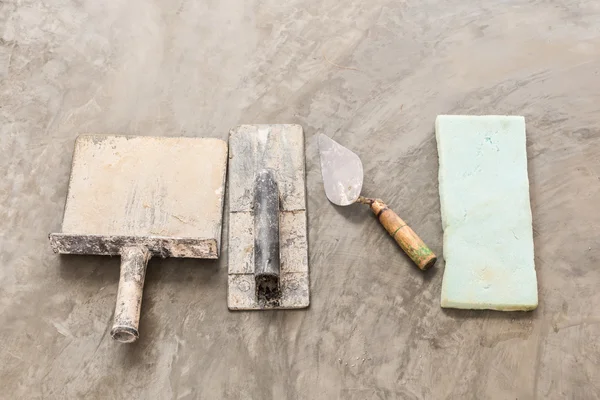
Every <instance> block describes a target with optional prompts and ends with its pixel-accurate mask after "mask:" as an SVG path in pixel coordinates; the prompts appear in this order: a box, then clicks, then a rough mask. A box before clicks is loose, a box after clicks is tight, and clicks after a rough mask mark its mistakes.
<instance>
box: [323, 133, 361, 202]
mask: <svg viewBox="0 0 600 400" xmlns="http://www.w3.org/2000/svg"><path fill="white" fill-rule="evenodd" d="M319 153H320V155H321V173H322V175H323V185H324V186H325V194H326V195H327V198H328V199H329V201H331V202H332V203H333V204H337V205H338V206H347V205H349V204H352V203H354V202H356V200H357V199H358V196H360V191H361V189H362V184H363V166H362V162H361V161H360V158H358V156H357V155H356V154H354V153H353V152H351V151H350V150H348V149H347V148H345V147H344V146H342V145H341V144H339V143H337V142H336V141H334V140H332V139H330V138H329V137H327V136H325V135H323V134H321V135H319Z"/></svg>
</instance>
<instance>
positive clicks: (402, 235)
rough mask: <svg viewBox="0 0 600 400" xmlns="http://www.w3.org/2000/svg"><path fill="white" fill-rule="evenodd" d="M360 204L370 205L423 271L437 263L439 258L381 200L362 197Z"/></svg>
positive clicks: (384, 225)
mask: <svg viewBox="0 0 600 400" xmlns="http://www.w3.org/2000/svg"><path fill="white" fill-rule="evenodd" d="M358 202H359V203H363V204H369V206H370V207H371V211H373V213H374V214H375V216H376V217H377V219H378V220H379V222H380V223H381V225H383V227H384V228H385V230H387V231H388V233H389V234H390V235H391V236H392V237H393V238H394V240H395V241H396V243H398V245H400V247H402V250H404V252H405V253H406V254H407V255H408V256H409V257H410V258H411V260H413V261H414V262H415V264H417V267H419V268H420V269H422V270H426V269H428V268H431V267H432V266H433V264H435V262H436V261H437V257H436V256H435V254H433V252H432V251H431V250H430V249H429V247H427V245H426V244H425V243H423V241H422V240H421V238H420V237H419V236H418V235H417V234H416V233H415V232H414V231H413V230H412V229H411V228H410V226H408V225H407V224H406V222H404V221H403V220H402V218H400V217H399V216H398V214H396V213H395V212H394V211H392V210H391V209H390V208H388V206H387V205H386V204H385V203H384V202H383V201H381V200H379V199H367V198H364V197H362V196H361V197H360V198H359V199H358Z"/></svg>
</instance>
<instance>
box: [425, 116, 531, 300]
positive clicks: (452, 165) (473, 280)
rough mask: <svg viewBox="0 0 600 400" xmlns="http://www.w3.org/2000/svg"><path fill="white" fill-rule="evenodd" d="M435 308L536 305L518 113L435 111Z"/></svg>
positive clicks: (523, 145)
mask: <svg viewBox="0 0 600 400" xmlns="http://www.w3.org/2000/svg"><path fill="white" fill-rule="evenodd" d="M435 131H436V140H437V146H438V154H439V164H440V169H439V188H440V203H441V211H442V226H443V229H444V259H445V264H446V267H445V270H444V278H443V283H442V296H441V305H442V307H450V308H467V309H494V310H504V311H511V310H532V309H534V308H536V307H537V304H538V296H537V277H536V272H535V265H534V253H533V232H532V222H531V206H530V202H529V180H528V178H527V153H526V143H525V140H526V139H525V119H524V118H523V117H519V116H494V115H490V116H462V115H440V116H438V117H437V119H436V124H435Z"/></svg>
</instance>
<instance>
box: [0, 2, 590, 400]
mask: <svg viewBox="0 0 600 400" xmlns="http://www.w3.org/2000/svg"><path fill="white" fill-rule="evenodd" d="M0 27H1V29H0V33H1V47H0V77H1V79H2V82H1V84H0V123H1V126H0V129H1V131H0V133H1V136H0V147H1V149H0V151H1V153H0V154H2V157H0V176H1V177H2V179H0V232H1V233H0V235H1V236H0V248H1V250H0V266H1V267H0V282H1V283H0V387H1V391H0V397H2V398H6V399H41V398H48V399H63V398H65V399H67V398H68V399H71V398H86V399H109V398H116V399H194V398H199V399H219V398H227V399H320V398H322V399H331V398H339V399H445V398H448V399H488V398H490V399H515V398H518V399H520V400H522V399H533V398H540V399H541V398H548V399H563V398H569V399H597V398H600V369H599V368H598V365H599V364H600V314H599V311H598V310H599V309H600V289H599V288H600V273H599V271H598V266H599V257H600V246H599V243H598V242H599V240H598V234H599V233H600V231H599V227H600V213H598V204H599V201H600V180H599V178H598V176H599V175H600V138H599V136H600V131H599V126H600V112H599V110H598V107H599V106H598V105H599V104H600V75H599V74H598V71H599V70H600V58H599V57H600V3H599V2H597V1H595V0H506V1H502V2H496V1H484V0H473V1H464V0H460V1H458V0H450V1H442V0H424V1H391V0H371V1H357V0H348V1H338V0H320V1H316V0H296V1H287V2H281V1H275V0H267V1H258V0H249V1H245V2H241V1H236V0H222V1H183V2H171V1H166V0H164V1H152V0H145V1H139V0H129V1H124V0H116V1H110V2H100V1H89V0H81V1H68V0H62V1H61V0H56V1H48V2H41V1H4V2H2V3H0ZM442 113H443V114H452V113H473V114H485V113H499V114H504V113H506V114H521V115H524V116H525V117H526V120H527V129H528V130H527V134H528V146H527V149H528V154H529V168H530V170H529V176H530V180H531V198H532V209H533V219H534V229H535V251H536V267H537V272H538V277H539V287H540V292H539V294H540V306H539V308H538V309H537V311H535V312H532V313H508V314H506V313H499V312H492V311H490V312H473V311H471V312H468V311H467V312H465V311H443V310H441V309H440V307H439V294H440V283H441V277H442V271H443V268H444V263H443V262H439V263H438V265H437V267H436V268H435V269H433V270H432V271H430V272H429V273H425V274H424V273H422V272H421V271H419V270H417V269H416V268H414V267H413V266H412V265H411V263H410V262H409V260H408V259H407V258H406V257H405V256H404V255H403V254H402V253H401V251H400V250H399V249H398V248H397V247H396V246H395V245H394V243H393V242H392V241H391V239H389V238H388V237H386V234H385V232H384V231H383V230H382V228H381V227H380V226H378V224H377V222H376V221H375V220H374V219H373V217H372V216H371V215H370V211H369V210H368V209H366V208H361V207H360V206H356V207H346V208H343V209H337V208H334V207H333V206H331V205H330V204H329V203H328V202H327V200H326V198H325V195H324V191H323V188H322V186H321V179H320V168H319V164H318V156H317V146H316V142H315V140H314V139H316V137H315V135H316V134H317V133H319V132H323V133H327V134H328V135H331V136H333V137H334V138H335V139H336V140H339V141H340V142H342V143H343V144H344V145H346V146H348V147H349V148H351V149H353V150H354V151H355V152H357V153H358V154H359V155H360V157H361V158H362V160H363V163H364V166H365V186H364V190H365V194H367V193H377V195H378V196H380V197H382V198H385V199H386V200H387V202H388V203H389V204H390V205H392V206H393V207H394V208H395V209H396V210H397V211H398V212H399V213H400V215H402V216H403V217H404V218H405V219H406V220H407V221H408V222H409V223H410V224H412V226H413V227H414V228H415V230H417V232H418V233H419V234H420V235H421V236H422V237H423V238H425V240H426V241H427V243H428V244H429V245H430V246H431V247H432V249H433V250H434V251H436V252H437V253H441V250H442V231H441V226H440V213H439V201H438V191H437V167H438V166H437V154H436V150H435V141H434V136H433V122H434V118H435V116H436V115H437V114H442ZM284 122H285V123H298V124H301V125H302V126H303V127H304V129H305V133H306V141H307V143H306V153H307V165H306V167H307V185H308V187H307V193H308V212H309V251H310V263H311V268H312V269H311V285H312V286H311V288H312V298H311V300H312V302H311V307H310V308H309V309H307V310H303V311H295V312H290V311H286V312H267V313H239V312H229V311H228V310H227V304H226V282H227V267H226V266H227V260H226V258H222V259H221V260H219V261H218V262H215V261H212V262H211V261H195V260H179V259H175V260H164V261H161V260H152V261H151V262H150V266H149V268H148V275H147V279H146V290H145V297H144V303H143V310H142V324H141V327H140V329H141V335H142V338H141V339H140V341H139V342H138V343H136V344H134V345H120V344H118V343H115V342H113V341H112V339H111V338H110V335H108V334H107V333H108V331H109V329H110V326H111V320H112V313H113V307H114V301H115V296H116V291H117V280H118V276H119V272H118V264H119V260H118V259H117V258H109V257H85V256H81V257H78V256H64V257H60V256H56V255H54V254H53V253H52V252H51V251H50V247H49V244H48V240H47V234H48V232H50V231H55V230H57V229H58V227H59V225H60V221H61V218H62V210H63V206H64V202H65V195H66V189H67V183H68V176H69V168H70V162H71V153H72V149H73V145H74V140H75V137H76V136H77V135H78V134H80V133H118V134H135V135H166V136H176V135H184V136H208V137H218V138H222V139H226V138H227V132H228V129H229V128H231V127H233V126H235V125H237V124H240V123H284ZM199 161H200V160H199ZM225 222H226V221H225ZM226 238H227V232H226V231H225V232H224V235H223V240H224V243H223V244H224V245H225V246H226V245H227V243H226V242H227V241H226ZM224 254H226V253H224Z"/></svg>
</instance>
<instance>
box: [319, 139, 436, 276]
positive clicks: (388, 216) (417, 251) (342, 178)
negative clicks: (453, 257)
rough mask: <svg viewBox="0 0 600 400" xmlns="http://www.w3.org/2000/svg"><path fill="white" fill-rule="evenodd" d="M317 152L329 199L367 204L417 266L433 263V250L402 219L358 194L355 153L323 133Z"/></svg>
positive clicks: (359, 174) (377, 201)
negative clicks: (319, 156)
mask: <svg viewBox="0 0 600 400" xmlns="http://www.w3.org/2000/svg"><path fill="white" fill-rule="evenodd" d="M319 153H320V155H321V172H322V174H323V184H324V186H325V194H326V195H327V198H328V199H329V201H331V202H332V203H333V204H336V205H338V206H348V205H350V204H354V203H360V204H367V205H369V206H370V207H371V210H372V211H373V213H374V214H375V215H376V216H377V219H378V220H379V222H380V223H381V224H382V225H383V227H384V228H385V229H386V230H387V231H388V233H389V234H390V235H391V236H392V237H393V238H394V240H395V241H396V243H398V245H400V247H401V248H402V250H404V252H405V253H406V254H407V255H408V256H409V257H410V258H411V259H412V260H413V261H414V262H415V264H417V266H418V267H419V268H420V269H422V270H426V269H428V268H430V267H432V266H433V265H434V264H435V262H436V260H437V257H436V256H435V254H433V252H432V251H431V250H430V249H429V247H427V245H425V243H423V241H422V240H421V238H419V236H417V234H416V233H415V232H414V231H413V230H412V229H411V228H410V227H409V226H408V225H407V224H406V222H404V221H403V220H402V219H401V218H400V217H399V216H398V215H397V214H396V213H395V212H394V211H392V210H391V209H390V208H388V206H387V205H386V204H385V203H384V202H383V201H382V200H380V199H374V198H368V197H363V196H361V195H360V191H361V189H362V184H363V166H362V162H361V161H360V158H358V156H357V155H356V154H354V153H353V152H352V151H350V150H348V149H347V148H345V147H344V146H342V145H340V144H339V143H337V142H335V141H334V140H332V139H330V138H329V137H327V136H325V135H323V134H321V135H319Z"/></svg>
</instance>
